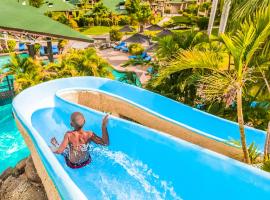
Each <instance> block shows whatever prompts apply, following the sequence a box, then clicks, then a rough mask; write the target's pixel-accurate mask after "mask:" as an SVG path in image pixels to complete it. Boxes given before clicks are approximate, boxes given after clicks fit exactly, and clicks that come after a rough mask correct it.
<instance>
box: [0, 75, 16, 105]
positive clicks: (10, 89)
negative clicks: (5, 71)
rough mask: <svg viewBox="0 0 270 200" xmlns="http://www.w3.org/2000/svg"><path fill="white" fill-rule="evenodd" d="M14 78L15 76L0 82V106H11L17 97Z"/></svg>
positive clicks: (7, 77)
mask: <svg viewBox="0 0 270 200" xmlns="http://www.w3.org/2000/svg"><path fill="white" fill-rule="evenodd" d="M13 82H14V78H13V76H10V75H9V76H6V77H5V78H4V79H3V80H2V81H1V82H0V106H3V105H6V104H9V103H11V102H12V99H13V97H14V96H15V93H14V85H13Z"/></svg>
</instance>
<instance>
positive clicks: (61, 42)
mask: <svg viewBox="0 0 270 200" xmlns="http://www.w3.org/2000/svg"><path fill="white" fill-rule="evenodd" d="M67 44H68V40H59V41H58V44H57V47H58V49H59V51H60V52H62V51H63V49H64V48H65V46H66V45H67Z"/></svg>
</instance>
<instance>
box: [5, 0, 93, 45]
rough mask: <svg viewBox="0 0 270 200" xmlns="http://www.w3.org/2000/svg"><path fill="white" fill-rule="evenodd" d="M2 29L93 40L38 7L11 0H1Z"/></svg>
mask: <svg viewBox="0 0 270 200" xmlns="http://www.w3.org/2000/svg"><path fill="white" fill-rule="evenodd" d="M0 2H1V3H0V10H1V12H0V29H2V30H6V31H13V32H21V33H31V34H36V35H41V36H46V37H55V38H62V39H70V40H79V41H85V42H92V41H93V40H92V39H91V38H89V37H87V36H85V35H83V34H81V33H79V32H77V31H75V30H73V29H72V28H70V27H68V26H66V25H64V24H61V23H59V22H56V21H54V20H52V19H50V18H49V17H47V16H45V15H43V14H41V13H40V12H38V11H37V9H36V8H33V7H31V6H23V5H21V4H18V3H17V2H15V1H14V2H13V1H10V0H0Z"/></svg>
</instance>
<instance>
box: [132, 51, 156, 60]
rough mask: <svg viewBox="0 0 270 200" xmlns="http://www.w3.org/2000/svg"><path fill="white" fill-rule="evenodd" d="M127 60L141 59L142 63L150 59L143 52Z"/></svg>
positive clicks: (150, 58)
mask: <svg viewBox="0 0 270 200" xmlns="http://www.w3.org/2000/svg"><path fill="white" fill-rule="evenodd" d="M128 58H129V59H143V60H144V61H151V60H152V57H151V56H149V55H147V53H146V52H143V53H142V54H141V55H132V56H129V57H128Z"/></svg>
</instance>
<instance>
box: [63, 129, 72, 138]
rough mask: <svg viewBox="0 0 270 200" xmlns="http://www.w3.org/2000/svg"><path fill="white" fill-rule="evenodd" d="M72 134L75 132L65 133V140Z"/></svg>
mask: <svg viewBox="0 0 270 200" xmlns="http://www.w3.org/2000/svg"><path fill="white" fill-rule="evenodd" d="M72 133H73V131H67V132H66V133H65V138H69V137H70V135H71V134H72Z"/></svg>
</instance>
